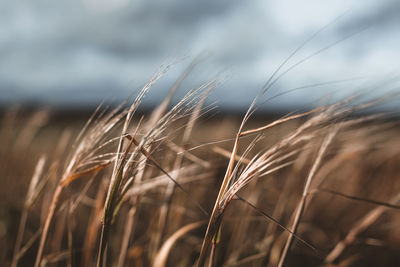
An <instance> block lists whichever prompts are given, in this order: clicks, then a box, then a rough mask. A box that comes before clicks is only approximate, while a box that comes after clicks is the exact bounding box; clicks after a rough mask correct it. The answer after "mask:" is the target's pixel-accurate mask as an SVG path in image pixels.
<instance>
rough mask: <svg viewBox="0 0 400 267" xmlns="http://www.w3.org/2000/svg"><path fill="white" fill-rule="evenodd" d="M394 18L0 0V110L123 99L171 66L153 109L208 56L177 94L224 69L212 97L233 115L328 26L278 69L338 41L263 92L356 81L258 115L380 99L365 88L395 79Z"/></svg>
mask: <svg viewBox="0 0 400 267" xmlns="http://www.w3.org/2000/svg"><path fill="white" fill-rule="evenodd" d="M399 14H400V4H399V2H398V1H391V0H382V1H372V0H370V1H362V5H360V1H356V0H354V1H344V0H336V1H317V0H307V1H294V0H292V1H288V0H279V1H278V0H276V1H275V0H274V1H242V0H220V1H215V0H202V1H198V0H163V1H150V0H114V1H106V0H101V1H99V0H68V1H54V0H37V1H15V0H3V1H2V3H1V4H0V92H1V94H0V103H2V104H3V105H4V104H8V105H10V104H15V103H26V102H35V103H40V104H51V105H60V104H64V105H68V106H71V107H73V106H77V105H80V106H82V105H88V106H89V105H96V104H98V103H99V102H100V101H101V100H104V99H119V98H125V97H126V96H128V95H130V94H131V93H132V92H133V91H134V89H137V88H139V87H140V85H142V84H144V83H145V82H146V80H147V79H148V78H149V77H150V76H151V75H152V73H154V72H155V71H156V70H157V68H158V67H159V65H160V64H162V63H163V62H165V61H166V60H168V59H169V60H170V62H173V61H176V60H177V59H182V60H180V62H179V63H178V64H176V65H174V67H173V68H172V70H171V71H170V72H169V73H167V75H166V76H165V77H164V78H163V79H162V80H160V82H159V84H158V85H157V86H156V87H155V88H154V91H153V92H152V94H150V95H149V97H148V99H147V103H148V104H150V103H155V102H156V101H158V100H159V99H161V98H162V97H163V96H164V95H165V93H166V91H167V89H168V86H170V84H171V83H172V82H173V80H174V79H176V78H177V76H178V75H179V73H180V72H181V71H182V70H183V69H184V68H185V67H186V66H187V65H188V64H189V63H190V60H191V59H193V58H194V57H195V56H196V55H198V54H199V53H202V52H207V53H208V54H209V56H208V58H207V59H206V60H205V61H204V62H202V63H201V64H200V65H199V66H197V68H196V70H195V72H194V73H192V75H191V76H189V77H188V79H187V81H186V82H185V83H184V84H183V88H182V90H181V94H182V93H183V92H184V91H185V90H187V89H191V88H193V87H195V86H199V85H200V84H201V82H205V81H206V80H207V79H211V78H212V77H213V76H214V75H215V74H217V73H219V72H221V71H224V73H227V74H229V75H228V76H229V77H230V78H229V79H227V80H226V81H225V82H224V85H222V86H221V87H219V88H217V89H216V90H215V91H214V93H213V95H212V96H211V100H216V101H218V105H219V106H220V107H221V108H233V107H241V108H244V107H246V106H247V105H248V104H249V103H250V101H251V100H252V98H253V97H254V96H255V95H256V94H257V92H258V90H259V89H260V88H261V87H262V86H263V84H264V83H265V82H266V81H267V79H268V76H269V75H270V74H271V73H272V72H273V71H274V70H275V69H276V68H277V67H278V66H279V64H280V63H281V62H283V61H284V59H285V58H286V57H287V56H288V55H289V54H290V53H291V52H292V51H293V50H295V49H296V48H297V47H299V46H300V45H301V44H302V42H304V40H306V39H308V38H310V37H311V36H313V34H314V33H316V32H317V31H318V30H319V29H321V28H322V27H324V26H325V25H327V24H328V23H330V22H331V24H330V25H329V26H328V27H327V28H326V29H324V30H323V31H322V32H320V33H318V34H317V36H316V37H315V38H314V39H313V40H311V41H310V42H308V43H307V45H306V46H304V47H303V48H302V49H301V50H300V51H299V52H298V53H297V54H296V55H295V56H294V57H293V58H292V59H291V60H290V61H289V62H288V65H287V67H284V68H283V69H282V71H284V70H285V69H286V68H288V67H290V66H291V65H292V64H294V63H296V62H298V61H299V60H301V59H303V58H305V57H308V56H309V55H311V54H313V53H315V52H317V51H319V50H321V49H322V48H324V47H326V46H330V45H332V44H335V43H337V42H338V44H336V45H334V46H333V47H331V48H329V49H327V50H324V51H321V52H320V53H318V54H317V55H316V56H315V57H312V58H311V59H310V60H307V61H306V62H304V63H302V64H300V65H299V66H297V67H296V68H294V69H293V70H291V71H290V72H288V73H287V74H285V75H284V76H283V77H282V78H281V79H280V80H279V82H277V83H276V85H275V86H274V88H271V90H270V91H269V92H268V96H273V95H275V94H277V93H279V92H282V91H285V90H288V89H291V88H295V87H301V86H304V85H309V84H316V83H325V82H328V81H337V80H344V79H352V78H357V79H356V80H353V81H348V82H342V83H335V84H329V85H324V86H319V87H311V88H308V89H301V90H298V91H295V92H293V93H290V94H285V95H282V96H281V97H279V98H276V99H274V100H273V101H270V102H268V103H267V104H266V105H267V108H284V109H291V108H292V107H298V106H304V105H307V104H311V103H315V101H317V100H319V99H320V98H321V97H323V96H326V95H330V94H335V95H336V96H341V97H342V96H345V95H348V94H350V93H352V92H354V91H355V90H358V89H360V88H362V87H363V86H364V87H368V88H372V89H370V91H371V90H372V93H371V92H370V91H369V92H368V93H370V94H372V95H376V94H381V93H383V92H386V91H387V90H396V89H392V88H394V87H395V84H394V83H390V84H388V85H387V86H386V87H387V89H385V88H384V87H382V86H379V87H377V88H379V89H374V88H373V85H374V84H379V83H380V82H381V81H384V80H388V79H390V78H391V77H393V76H395V75H398V74H399V65H400V63H399V60H398V59H400V49H399V47H400V16H399ZM354 33H357V34H355V35H353V34H354ZM347 36H351V38H348V39H346V37H347ZM342 39H346V40H344V41H340V40H342ZM339 41H340V42H339ZM379 85H380V84H379ZM385 90H386V91H385Z"/></svg>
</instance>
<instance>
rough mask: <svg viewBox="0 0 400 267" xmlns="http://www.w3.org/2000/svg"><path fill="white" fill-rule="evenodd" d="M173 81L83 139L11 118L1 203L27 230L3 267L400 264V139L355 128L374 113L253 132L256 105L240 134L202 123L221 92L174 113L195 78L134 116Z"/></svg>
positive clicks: (328, 112)
mask: <svg viewBox="0 0 400 267" xmlns="http://www.w3.org/2000/svg"><path fill="white" fill-rule="evenodd" d="M192 67H193V66H190V67H189V69H188V71H190V69H191V68H192ZM167 69H168V66H167V67H165V68H162V69H160V71H159V72H158V73H156V74H155V75H154V77H152V78H151V79H150V81H149V83H148V84H146V85H145V86H144V88H143V89H142V90H141V91H140V92H139V93H138V96H137V97H136V98H135V99H134V100H133V101H132V103H131V104H130V105H128V104H126V103H124V104H122V105H120V106H118V107H117V108H115V109H112V110H108V109H104V108H103V109H102V108H99V109H98V110H97V111H96V112H95V113H94V115H93V116H92V117H91V118H90V119H89V120H88V122H87V123H86V124H85V125H84V126H83V127H82V129H81V130H80V131H79V132H78V133H76V134H74V132H76V128H77V127H75V126H74V127H72V129H70V130H63V131H61V130H60V129H59V128H57V127H56V126H51V125H53V123H55V122H48V120H50V121H51V119H49V116H48V113H45V112H43V111H40V112H39V113H34V114H33V116H32V119H30V120H28V121H24V120H22V119H18V118H19V117H18V112H17V111H15V110H14V111H10V112H9V113H6V114H5V115H4V119H5V120H4V121H3V122H2V123H3V127H2V130H1V132H0V134H1V138H0V142H1V143H2V146H1V147H2V149H1V161H0V162H1V167H2V170H3V175H2V177H3V184H4V185H8V186H5V189H2V190H3V191H4V190H7V191H11V192H8V193H4V195H5V198H4V201H3V203H4V204H3V205H4V206H3V207H8V206H15V207H16V209H17V214H18V215H14V216H13V218H12V223H13V224H15V225H17V223H16V221H15V220H16V218H20V219H18V221H19V227H16V228H15V227H14V230H10V231H8V230H7V231H6V233H5V234H4V235H5V236H6V239H7V240H8V243H7V244H5V243H3V246H4V249H3V250H4V251H6V253H5V255H4V256H3V257H4V262H6V263H10V264H11V265H12V266H14V267H15V266H25V265H27V264H32V261H34V262H35V263H34V265H35V266H36V267H39V266H46V265H52V266H55V265H57V266H58V265H59V266H65V265H67V266H193V265H197V266H206V265H207V266H360V265H368V264H370V266H376V263H377V262H380V263H383V264H386V265H391V264H394V265H395V264H396V262H398V261H399V260H400V259H399V256H398V255H399V249H398V245H399V243H400V238H396V234H397V236H399V234H400V233H398V230H397V227H396V224H398V223H399V222H400V217H399V214H398V209H399V205H398V201H399V197H398V196H399V193H398V192H399V190H400V182H399V178H400V177H399V173H400V172H399V171H400V164H399V159H400V147H399V144H400V137H399V136H400V135H399V134H398V133H399V129H400V128H399V125H398V123H397V122H396V121H395V120H393V119H392V120H387V119H385V117H384V116H381V115H380V114H371V115H363V116H360V115H357V116H353V115H354V113H355V112H356V111H359V110H362V109H365V108H367V107H370V106H372V105H375V104H376V102H377V101H375V100H374V101H370V102H365V103H362V104H357V105H352V104H351V103H352V101H353V100H352V99H346V100H343V101H341V102H338V103H335V104H331V105H327V106H323V107H320V108H317V109H313V110H311V111H307V112H303V113H296V114H292V115H290V116H289V115H288V116H285V117H283V118H277V119H275V120H273V121H272V122H271V121H270V119H265V118H258V119H254V121H252V118H253V117H252V113H253V111H254V107H255V102H254V103H253V104H252V105H251V106H250V108H249V111H248V112H247V113H246V115H245V116H244V118H243V120H242V121H241V122H240V121H239V120H236V119H234V120H230V121H229V120H228V119H226V120H224V119H220V118H218V119H216V120H214V121H213V120H208V121H207V120H204V119H202V116H203V115H204V113H206V112H207V110H206V109H205V108H204V101H205V98H206V97H207V95H208V93H209V90H210V89H211V88H213V87H214V86H215V84H216V81H215V80H214V81H211V82H209V83H206V84H205V85H204V86H202V87H200V88H199V89H197V90H193V91H190V92H189V93H188V94H187V95H186V96H185V97H184V98H183V99H182V100H181V101H180V102H178V103H177V104H176V105H174V106H172V107H171V103H170V101H171V98H172V95H173V94H174V92H175V91H176V88H177V87H179V84H180V83H181V81H182V80H183V78H184V77H185V76H186V75H187V73H188V71H187V72H185V73H184V74H183V75H182V77H180V78H179V79H178V82H177V83H176V84H175V85H174V86H173V87H172V89H171V90H170V93H169V94H168V96H167V97H166V98H165V100H164V101H163V102H162V103H161V104H160V105H159V107H158V108H156V109H155V110H154V112H153V113H151V114H146V115H144V116H138V115H137V114H136V113H137V110H138V108H139V106H140V103H141V101H142V98H143V96H144V95H145V94H146V93H147V91H148V90H149V89H150V88H151V86H152V84H153V83H154V82H155V81H156V80H157V79H158V78H159V77H160V76H161V75H162V74H163V73H164V72H165V71H167ZM379 101H381V100H379ZM18 123H21V124H22V125H23V126H24V125H25V127H20V126H17V124H18ZM55 129H57V130H55ZM54 131H56V132H57V131H58V132H57V133H55V132H54ZM43 136H45V137H46V138H44V137H43ZM49 136H51V138H52V139H49ZM58 136H59V138H57V137H58ZM41 138H43V139H41ZM42 144H43V147H41V148H39V147H40V146H42ZM35 162H37V163H35ZM35 164H36V165H35ZM35 166H36V167H35ZM32 174H33V175H32ZM28 177H31V179H30V182H28V181H29V178H28ZM3 191H2V193H3ZM21 191H25V196H26V197H21V196H22V195H21V194H20V192H21ZM10 193H11V194H10ZM12 194H14V196H12ZM3 220H4V219H2V224H4V222H3ZM7 223H10V222H7ZM7 227H10V226H7ZM10 228H12V227H10ZM371 258H376V260H371ZM374 264H375V265H374ZM394 265H393V266H394Z"/></svg>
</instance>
